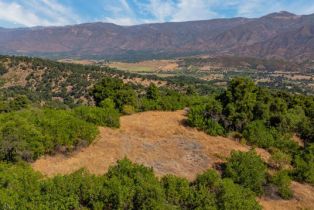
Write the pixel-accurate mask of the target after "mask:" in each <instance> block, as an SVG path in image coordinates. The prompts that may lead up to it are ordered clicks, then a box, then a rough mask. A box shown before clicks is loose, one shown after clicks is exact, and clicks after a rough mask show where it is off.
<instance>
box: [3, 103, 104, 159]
mask: <svg viewBox="0 0 314 210" xmlns="http://www.w3.org/2000/svg"><path fill="white" fill-rule="evenodd" d="M97 134H98V129H97V127H96V126H95V125H93V124H91V123H88V122H86V121H84V120H81V119H79V118H77V117H75V116H74V115H73V113H72V112H71V111H67V110H52V109H43V110H41V109H32V110H23V111H18V112H11V113H6V114H1V115H0V159H1V160H6V161H13V162H16V161H19V160H26V161H32V160H36V159H37V158H38V157H39V156H41V155H43V154H45V153H49V152H54V151H55V150H57V149H60V148H63V150H65V151H66V150H71V149H73V148H74V147H76V146H80V145H87V144H89V143H91V142H92V140H94V138H95V137H96V135H97Z"/></svg>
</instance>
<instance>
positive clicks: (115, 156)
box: [32, 111, 314, 210]
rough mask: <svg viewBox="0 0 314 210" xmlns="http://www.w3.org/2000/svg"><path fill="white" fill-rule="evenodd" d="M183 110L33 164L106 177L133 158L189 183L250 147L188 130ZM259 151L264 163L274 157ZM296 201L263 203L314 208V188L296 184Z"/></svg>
mask: <svg viewBox="0 0 314 210" xmlns="http://www.w3.org/2000/svg"><path fill="white" fill-rule="evenodd" d="M185 119H186V117H185V114H184V111H177V112H145V113H138V114H134V115H130V116H124V117H121V128H119V129H110V128H100V135H99V138H98V139H97V140H96V141H95V142H94V143H93V144H92V145H90V146H89V147H87V148H84V149H81V150H80V151H77V152H75V153H74V154H71V155H69V156H65V155H56V156H46V157H43V158H41V159H39V160H38V161H36V162H35V163H33V164H32V166H33V168H34V169H35V170H37V171H40V172H41V173H43V174H44V175H47V176H54V175H57V174H68V173H71V172H73V171H76V170H78V169H80V168H83V167H84V168H86V169H87V170H89V171H90V172H91V173H94V174H104V173H105V172H106V171H107V170H108V168H109V166H111V165H114V164H115V163H116V161H117V160H119V159H122V158H124V157H128V158H129V159H130V160H132V161H134V162H137V163H142V164H144V165H146V166H149V167H153V168H154V171H155V172H156V174H157V175H158V176H162V175H165V174H175V175H177V176H182V177H186V178H188V179H190V180H192V179H194V178H195V176H196V175H197V174H199V173H201V172H203V171H205V170H206V169H208V168H211V167H213V166H215V165H216V164H217V163H221V162H223V161H225V160H226V158H227V157H228V156H229V155H230V152H231V151H232V150H240V151H247V150H249V149H250V148H249V147H248V146H245V145H242V144H240V143H238V142H236V141H234V140H231V139H229V138H224V137H212V136H209V135H207V134H205V133H203V132H200V131H197V130H196V129H193V128H189V127H186V126H184V121H185ZM257 153H258V154H260V155H261V157H262V158H263V159H264V160H266V161H267V160H268V159H269V157H270V155H269V153H268V152H266V151H265V150H262V149H257ZM292 186H293V190H294V192H295V198H294V199H293V200H290V201H284V200H271V199H267V198H261V199H259V201H260V203H261V204H262V205H263V206H264V208H265V209H274V210H277V209H278V210H279V209H280V210H281V209H300V208H299V207H302V208H308V209H311V207H312V206H314V198H313V197H314V196H313V195H314V189H313V187H311V186H309V185H303V184H299V183H296V182H294V183H293V185H292Z"/></svg>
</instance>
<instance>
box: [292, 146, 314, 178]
mask: <svg viewBox="0 0 314 210" xmlns="http://www.w3.org/2000/svg"><path fill="white" fill-rule="evenodd" d="M293 162H294V166H295V169H294V174H295V177H296V179H298V180H300V181H306V182H309V183H311V184H314V144H309V145H307V146H306V148H305V149H304V150H303V151H302V152H301V154H298V155H296V156H295V157H294V160H293Z"/></svg>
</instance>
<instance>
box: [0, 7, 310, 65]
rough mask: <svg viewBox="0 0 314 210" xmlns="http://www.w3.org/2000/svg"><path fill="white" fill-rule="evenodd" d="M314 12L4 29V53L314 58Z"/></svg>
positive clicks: (0, 42)
mask: <svg viewBox="0 0 314 210" xmlns="http://www.w3.org/2000/svg"><path fill="white" fill-rule="evenodd" d="M313 17H314V14H312V15H303V16H302V15H295V14H291V13H289V12H279V13H273V14H269V15H266V16H264V17H261V18H230V19H214V20H205V21H190V22H177V23H157V24H143V25H135V26H119V25H115V24H111V23H87V24H80V25H73V26H64V27H37V28H20V29H1V30H0V53H4V54H8V53H9V54H20V55H37V56H48V57H53V58H55V57H57V58H67V57H72V58H77V57H80V58H101V59H125V60H136V59H150V58H161V57H163V58H166V57H169V56H174V57H177V56H185V55H196V54H209V55H210V56H217V55H239V56H243V55H245V56H256V57H266V58H268V57H278V58H286V59H295V58H298V59H308V58H313V56H314V54H313V52H314V49H313V47H310V45H311V44H312V43H313V32H312V31H311V30H312V29H311V27H312V26H313V24H314V18H313Z"/></svg>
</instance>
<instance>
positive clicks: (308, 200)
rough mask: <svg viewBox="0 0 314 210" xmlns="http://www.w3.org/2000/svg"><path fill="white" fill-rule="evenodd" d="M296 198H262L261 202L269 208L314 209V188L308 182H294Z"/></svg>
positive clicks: (293, 187)
mask: <svg viewBox="0 0 314 210" xmlns="http://www.w3.org/2000/svg"><path fill="white" fill-rule="evenodd" d="M291 186H292V190H293V192H294V198H293V199H291V200H282V199H278V200H274V199H267V198H261V199H259V202H260V204H261V205H262V206H263V208H264V209H267V210H287V209H289V210H301V209H308V210H311V209H314V188H313V187H312V186H310V185H308V184H301V183H298V182H292V185H291Z"/></svg>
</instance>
